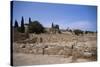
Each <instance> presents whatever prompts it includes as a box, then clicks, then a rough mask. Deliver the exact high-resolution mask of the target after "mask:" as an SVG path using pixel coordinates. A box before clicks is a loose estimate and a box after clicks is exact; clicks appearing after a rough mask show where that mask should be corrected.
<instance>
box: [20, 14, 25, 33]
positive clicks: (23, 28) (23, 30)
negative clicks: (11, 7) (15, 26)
mask: <svg viewBox="0 0 100 67" xmlns="http://www.w3.org/2000/svg"><path fill="white" fill-rule="evenodd" d="M21 32H22V33H24V32H25V27H24V18H23V16H22V19H21Z"/></svg>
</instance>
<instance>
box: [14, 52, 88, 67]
mask: <svg viewBox="0 0 100 67" xmlns="http://www.w3.org/2000/svg"><path fill="white" fill-rule="evenodd" d="M88 61H89V60H87V59H77V60H76V61H75V62H88ZM71 62H72V57H71V56H70V57H68V58H64V56H58V55H34V54H24V53H14V54H13V65H14V66H25V65H44V64H62V63H71Z"/></svg>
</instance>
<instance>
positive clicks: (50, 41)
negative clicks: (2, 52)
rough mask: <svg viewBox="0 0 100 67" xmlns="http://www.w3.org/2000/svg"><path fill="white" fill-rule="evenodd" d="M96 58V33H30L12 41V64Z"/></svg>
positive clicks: (53, 62) (67, 61)
mask: <svg viewBox="0 0 100 67" xmlns="http://www.w3.org/2000/svg"><path fill="white" fill-rule="evenodd" d="M28 59H29V60H28ZM39 59H40V60H39ZM96 60H97V36H96V34H84V35H83V36H81V35H80V36H76V35H73V34H71V33H69V32H67V33H63V34H30V35H29V38H27V39H24V40H20V41H15V42H13V61H14V65H31V64H55V63H71V62H83V61H96ZM21 62H22V63H21Z"/></svg>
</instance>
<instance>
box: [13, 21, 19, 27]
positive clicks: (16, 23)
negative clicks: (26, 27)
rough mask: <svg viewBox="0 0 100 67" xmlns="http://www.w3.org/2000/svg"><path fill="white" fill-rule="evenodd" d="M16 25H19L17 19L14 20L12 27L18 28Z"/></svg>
mask: <svg viewBox="0 0 100 67" xmlns="http://www.w3.org/2000/svg"><path fill="white" fill-rule="evenodd" d="M18 27H19V26H18V22H17V20H15V24H14V28H18Z"/></svg>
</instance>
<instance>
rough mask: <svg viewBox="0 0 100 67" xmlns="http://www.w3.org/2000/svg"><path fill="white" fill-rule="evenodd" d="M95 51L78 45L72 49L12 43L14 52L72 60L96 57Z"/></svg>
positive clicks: (42, 44) (47, 44) (60, 46)
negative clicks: (62, 56)
mask: <svg viewBox="0 0 100 67" xmlns="http://www.w3.org/2000/svg"><path fill="white" fill-rule="evenodd" d="M96 50H97V49H96V47H94V48H93V47H86V46H85V47H84V46H78V45H77V46H73V47H72V45H62V44H58V43H56V44H55V43H54V44H53V43H51V44H49V43H34V44H29V43H27V44H24V43H13V51H14V52H19V53H31V54H42V55H44V54H46V55H64V57H69V56H73V57H74V58H79V57H84V58H90V57H92V56H96V55H97V54H96Z"/></svg>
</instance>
